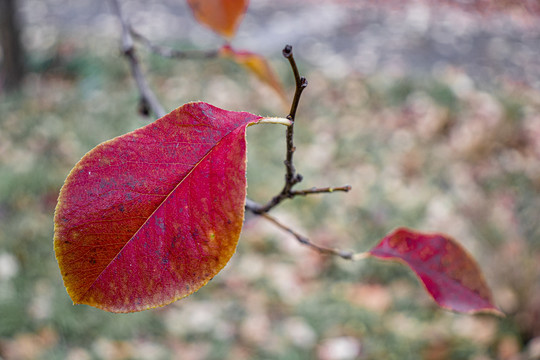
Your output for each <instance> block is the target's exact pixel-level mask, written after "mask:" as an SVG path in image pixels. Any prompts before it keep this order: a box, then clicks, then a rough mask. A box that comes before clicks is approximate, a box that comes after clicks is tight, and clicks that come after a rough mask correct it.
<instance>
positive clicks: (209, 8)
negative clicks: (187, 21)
mask: <svg viewBox="0 0 540 360" xmlns="http://www.w3.org/2000/svg"><path fill="white" fill-rule="evenodd" d="M187 3H188V4H189V6H190V7H191V10H193V15H194V16H195V19H197V21H198V22H200V23H202V24H205V25H207V26H208V27H210V29H212V30H214V31H215V32H217V33H218V34H220V35H222V36H224V37H226V38H228V39H231V38H232V37H233V36H234V34H235V33H236V29H237V28H238V25H240V21H241V20H242V17H243V16H244V14H245V12H246V10H247V7H248V4H249V0H187Z"/></svg>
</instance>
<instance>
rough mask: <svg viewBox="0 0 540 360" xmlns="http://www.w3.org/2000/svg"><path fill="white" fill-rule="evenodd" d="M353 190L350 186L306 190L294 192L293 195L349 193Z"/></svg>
mask: <svg viewBox="0 0 540 360" xmlns="http://www.w3.org/2000/svg"><path fill="white" fill-rule="evenodd" d="M350 190H351V187H350V186H349V185H345V186H338V187H325V188H315V187H314V188H311V189H305V190H292V191H291V194H292V195H294V196H296V195H301V196H306V195H311V194H324V193H333V192H336V191H342V192H349V191H350Z"/></svg>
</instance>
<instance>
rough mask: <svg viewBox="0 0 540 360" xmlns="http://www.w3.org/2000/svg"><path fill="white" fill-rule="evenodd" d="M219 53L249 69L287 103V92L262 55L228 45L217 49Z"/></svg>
mask: <svg viewBox="0 0 540 360" xmlns="http://www.w3.org/2000/svg"><path fill="white" fill-rule="evenodd" d="M219 54H220V56H222V57H224V58H229V59H232V60H233V61H235V62H236V63H237V64H239V65H242V66H243V67H245V68H246V69H248V70H249V71H251V72H252V73H253V74H255V76H257V77H258V78H259V80H261V81H262V82H264V83H265V84H267V85H269V86H270V87H271V88H272V89H274V90H275V91H276V93H277V94H278V95H279V97H280V98H281V99H282V100H283V102H284V103H287V94H285V90H283V86H282V85H281V82H280V81H279V78H278V76H277V75H276V73H275V72H274V71H273V70H272V68H271V67H270V64H269V63H268V61H266V59H265V58H264V57H263V56H261V55H259V54H255V53H252V52H249V51H245V50H234V49H233V48H231V47H230V46H229V45H225V46H223V47H222V48H221V49H220V50H219Z"/></svg>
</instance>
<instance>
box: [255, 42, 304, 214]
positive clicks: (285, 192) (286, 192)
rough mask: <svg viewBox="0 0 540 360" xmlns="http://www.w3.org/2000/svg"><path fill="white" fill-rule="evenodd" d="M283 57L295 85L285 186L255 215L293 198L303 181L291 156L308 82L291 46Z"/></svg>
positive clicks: (256, 211) (290, 115)
mask: <svg viewBox="0 0 540 360" xmlns="http://www.w3.org/2000/svg"><path fill="white" fill-rule="evenodd" d="M283 56H284V57H285V58H287V60H289V63H290V65H291V68H292V71H293V74H294V80H295V83H296V90H295V92H294V98H293V101H292V104H291V110H290V111H289V115H287V119H289V120H291V121H292V122H293V123H292V125H290V126H289V127H287V133H286V143H287V153H286V157H285V161H284V164H285V170H286V173H285V184H284V185H283V189H282V190H281V192H280V193H279V194H278V195H276V196H274V197H273V198H272V199H271V200H270V201H269V202H268V203H266V204H265V205H263V206H260V207H259V208H258V209H256V210H255V211H254V212H255V213H257V214H263V213H267V212H268V211H270V210H271V209H272V208H274V207H275V206H277V205H278V204H279V203H281V202H282V201H283V200H285V199H289V198H292V197H294V196H295V194H293V193H292V188H293V186H294V185H296V184H298V183H299V182H301V181H302V179H303V177H302V175H300V174H297V173H296V169H295V167H294V162H293V155H294V152H295V151H296V147H295V146H294V121H295V118H296V110H297V109H298V104H299V102H300V96H301V95H302V92H303V91H304V89H305V88H306V86H307V84H308V82H307V80H306V78H305V77H301V76H300V73H299V71H298V67H297V66H296V61H295V60H294V56H293V51H292V46H291V45H287V46H285V48H284V49H283Z"/></svg>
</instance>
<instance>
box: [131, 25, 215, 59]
mask: <svg viewBox="0 0 540 360" xmlns="http://www.w3.org/2000/svg"><path fill="white" fill-rule="evenodd" d="M129 31H130V33H131V36H133V38H134V39H135V40H137V41H140V42H141V43H142V44H143V45H144V46H146V47H147V48H148V49H149V50H150V51H151V52H153V53H154V54H156V55H159V56H162V57H165V58H169V59H212V58H216V57H217V56H218V54H219V52H218V50H208V51H200V50H189V51H184V50H176V49H172V48H170V47H166V46H161V45H156V44H154V43H152V42H151V41H150V40H149V39H147V38H146V37H144V36H143V35H141V34H140V33H138V32H136V31H135V30H134V29H133V27H130V28H129Z"/></svg>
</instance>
